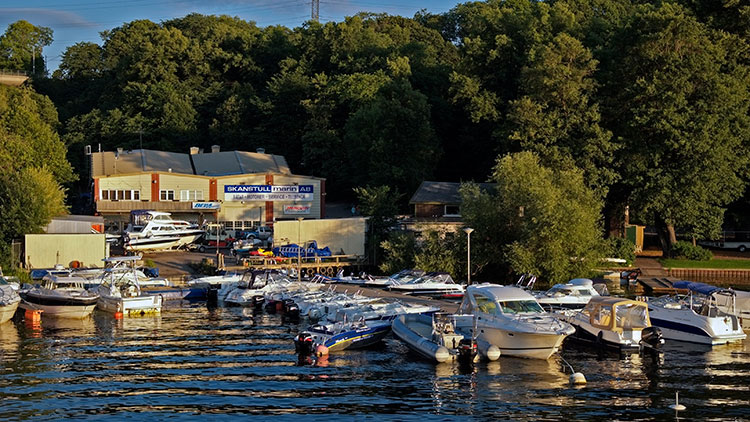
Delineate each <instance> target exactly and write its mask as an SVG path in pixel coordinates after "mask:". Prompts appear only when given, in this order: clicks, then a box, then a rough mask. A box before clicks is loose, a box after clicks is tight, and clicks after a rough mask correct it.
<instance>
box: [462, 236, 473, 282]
mask: <svg viewBox="0 0 750 422" xmlns="http://www.w3.org/2000/svg"><path fill="white" fill-rule="evenodd" d="M473 231H474V229H472V228H471V227H466V228H465V229H464V232H465V233H466V283H467V284H468V285H471V232H473Z"/></svg>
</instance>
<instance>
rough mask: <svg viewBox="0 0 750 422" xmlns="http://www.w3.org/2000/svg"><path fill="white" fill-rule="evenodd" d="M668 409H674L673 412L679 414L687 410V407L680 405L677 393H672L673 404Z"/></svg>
mask: <svg viewBox="0 0 750 422" xmlns="http://www.w3.org/2000/svg"><path fill="white" fill-rule="evenodd" d="M669 408H670V409H674V411H675V412H679V411H680V410H685V409H687V407H685V406H684V405H682V404H680V392H679V391H675V392H674V404H670V405H669Z"/></svg>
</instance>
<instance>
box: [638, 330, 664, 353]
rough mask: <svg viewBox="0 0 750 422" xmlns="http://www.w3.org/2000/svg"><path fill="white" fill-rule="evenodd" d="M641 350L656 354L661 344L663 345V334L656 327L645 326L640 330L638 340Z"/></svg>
mask: <svg viewBox="0 0 750 422" xmlns="http://www.w3.org/2000/svg"><path fill="white" fill-rule="evenodd" d="M639 344H640V346H641V350H642V351H644V352H648V353H651V354H652V355H658V354H659V352H660V351H661V350H660V349H661V346H663V345H664V335H663V334H662V333H661V330H660V329H659V328H658V327H653V326H651V327H646V328H644V329H643V331H642V332H641V341H640V342H639Z"/></svg>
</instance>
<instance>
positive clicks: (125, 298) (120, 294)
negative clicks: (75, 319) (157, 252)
mask: <svg viewBox="0 0 750 422" xmlns="http://www.w3.org/2000/svg"><path fill="white" fill-rule="evenodd" d="M140 259H141V257H140V256H122V257H114V258H107V259H106V260H105V261H106V262H107V264H108V266H107V268H105V269H104V277H102V283H101V284H100V285H99V286H98V287H96V288H95V289H94V290H95V291H96V292H97V293H98V294H99V301H98V302H97V307H98V308H99V309H100V310H102V311H104V312H109V313H112V314H122V315H145V314H149V313H158V312H161V306H162V301H163V298H162V296H160V295H147V294H144V293H143V292H142V291H141V285H140V283H139V282H138V276H137V275H136V274H135V271H136V269H135V264H136V262H137V261H139V260H140Z"/></svg>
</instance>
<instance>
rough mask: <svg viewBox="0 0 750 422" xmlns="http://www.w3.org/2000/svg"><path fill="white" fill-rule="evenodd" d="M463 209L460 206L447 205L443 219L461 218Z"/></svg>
mask: <svg viewBox="0 0 750 422" xmlns="http://www.w3.org/2000/svg"><path fill="white" fill-rule="evenodd" d="M460 216H461V209H460V208H459V206H458V205H446V206H445V211H444V213H443V217H460Z"/></svg>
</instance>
